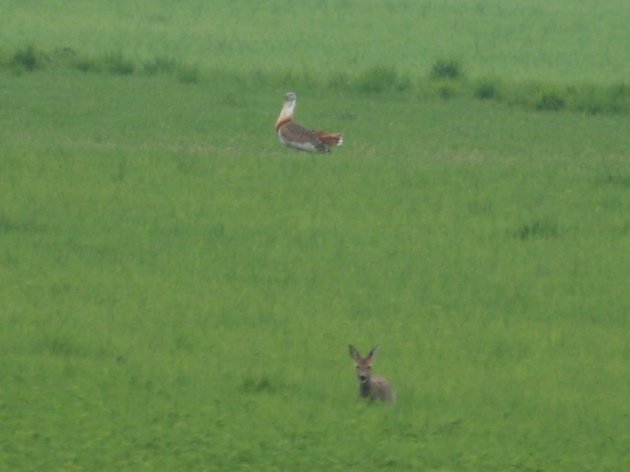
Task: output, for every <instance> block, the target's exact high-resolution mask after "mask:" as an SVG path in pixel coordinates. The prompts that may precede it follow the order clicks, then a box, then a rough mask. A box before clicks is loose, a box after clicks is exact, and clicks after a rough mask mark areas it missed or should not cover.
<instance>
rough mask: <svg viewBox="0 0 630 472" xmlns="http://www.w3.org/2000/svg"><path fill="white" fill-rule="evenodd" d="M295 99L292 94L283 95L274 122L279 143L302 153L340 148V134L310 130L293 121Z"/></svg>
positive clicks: (341, 140)
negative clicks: (278, 114) (281, 105)
mask: <svg viewBox="0 0 630 472" xmlns="http://www.w3.org/2000/svg"><path fill="white" fill-rule="evenodd" d="M296 99H297V97H296V96H295V93H293V92H287V93H285V94H284V106H283V107H282V111H281V112H280V116H278V120H277V121H276V132H277V133H278V138H279V139H280V141H281V142H282V143H283V144H286V145H287V146H291V147H294V148H296V149H300V150H302V151H315V152H330V148H331V147H333V146H340V145H341V144H342V143H343V136H342V135H341V133H326V132H324V131H315V130H310V129H308V128H305V127H304V126H302V125H299V124H297V123H296V122H295V121H293V113H294V112H295V101H296Z"/></svg>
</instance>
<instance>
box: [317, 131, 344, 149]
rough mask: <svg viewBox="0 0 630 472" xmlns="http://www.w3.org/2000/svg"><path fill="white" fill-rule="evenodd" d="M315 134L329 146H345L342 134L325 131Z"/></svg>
mask: <svg viewBox="0 0 630 472" xmlns="http://www.w3.org/2000/svg"><path fill="white" fill-rule="evenodd" d="M315 134H317V136H318V137H319V139H321V140H322V141H323V142H324V143H325V144H326V145H327V146H341V145H342V144H343V135H342V134H341V133H326V132H325V131H315Z"/></svg>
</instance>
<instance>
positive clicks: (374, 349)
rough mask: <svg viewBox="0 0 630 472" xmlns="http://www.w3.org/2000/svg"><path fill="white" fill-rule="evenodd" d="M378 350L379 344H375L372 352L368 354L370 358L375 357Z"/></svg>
mask: <svg viewBox="0 0 630 472" xmlns="http://www.w3.org/2000/svg"><path fill="white" fill-rule="evenodd" d="M377 352H378V346H374V347H373V348H372V350H371V351H370V353H369V354H368V359H374V356H376V353H377Z"/></svg>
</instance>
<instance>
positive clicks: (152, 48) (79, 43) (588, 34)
mask: <svg viewBox="0 0 630 472" xmlns="http://www.w3.org/2000/svg"><path fill="white" fill-rule="evenodd" d="M0 8H1V9H2V11H3V17H4V18H7V19H10V21H8V20H7V21H5V22H4V23H3V28H1V30H0V44H2V48H3V49H5V52H11V51H15V50H17V49H19V48H23V47H24V45H25V44H32V45H33V46H34V47H35V48H39V49H43V48H46V49H55V48H72V49H75V50H80V51H82V52H83V53H85V54H87V55H88V56H90V57H93V56H96V55H101V54H103V52H105V51H123V52H124V53H125V55H126V56H128V58H129V59H131V60H132V61H134V62H135V63H144V62H146V61H150V60H152V59H153V58H155V57H173V58H176V59H177V60H178V61H181V62H182V63H193V64H198V65H199V66H200V67H201V68H202V69H221V70H224V71H231V72H238V73H242V72H244V71H247V70H248V71H250V72H252V73H253V72H255V71H262V72H263V73H265V74H267V73H278V71H285V70H289V69H294V70H295V69H297V70H306V71H308V72H309V73H310V74H311V75H313V74H314V75H321V76H324V78H328V77H332V76H334V75H335V74H338V73H349V72H352V71H356V70H365V69H366V68H368V67H370V66H372V65H384V66H386V67H390V66H395V67H396V70H397V71H398V72H399V73H400V74H402V75H403V76H409V75H410V76H424V75H426V71H428V70H429V69H430V68H431V66H432V65H433V64H434V63H435V62H436V61H438V60H443V59H445V58H452V57H457V58H459V59H461V61H462V62H463V63H464V64H465V67H466V72H467V74H468V75H469V77H480V76H486V75H491V76H497V77H499V78H506V79H510V80H516V81H541V82H544V83H546V82H560V83H566V82H573V81H576V80H579V81H585V82H594V83H597V84H601V83H604V84H610V83H614V82H618V81H620V80H625V79H626V78H627V77H628V76H630V65H628V61H627V60H626V47H627V44H628V43H630V33H629V32H628V28H626V24H627V23H628V21H629V19H630V6H628V3H627V2H626V1H624V0H612V1H608V2H606V4H605V5H602V3H601V2H599V1H596V0H589V1H586V2H581V3H580V5H579V6H576V5H575V2H574V1H573V0H553V1H551V2H549V1H542V0H536V1H529V0H518V1H514V2H509V3H506V2H502V1H500V0H491V1H485V2H483V4H475V3H472V2H460V1H455V0H450V1H440V2H435V1H433V2H431V1H429V2H420V3H418V2H416V1H413V0H400V1H397V2H394V3H392V2H386V1H375V2H371V3H370V5H369V7H366V6H365V5H364V4H363V2H361V1H359V0H351V1H347V2H343V4H342V5H339V4H337V3H336V2H324V3H322V2H320V1H315V0H308V1H306V2H300V3H295V4H291V3H289V4H287V3H286V2H284V1H282V0H271V1H267V2H264V4H262V5H261V4H260V2H257V1H255V0H244V1H240V2H237V3H234V2H230V1H222V0H221V1H213V2H207V1H203V0H193V1H189V2H186V3H185V4H181V5H180V4H178V5H176V6H175V5H173V4H172V3H171V2H165V1H161V2H154V1H148V0H141V1H137V2H134V3H133V4H130V3H129V4H126V3H117V4H116V5H115V6H112V3H111V2H110V1H106V0H98V1H94V2H89V3H84V4H77V3H76V2H71V3H67V2H66V3H64V2H55V3H49V4H46V5H37V6H34V5H32V4H29V3H25V2H19V1H15V0H2V1H0ZM385 60H386V62H385Z"/></svg>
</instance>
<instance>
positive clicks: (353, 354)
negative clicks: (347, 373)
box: [348, 344, 361, 361]
mask: <svg viewBox="0 0 630 472" xmlns="http://www.w3.org/2000/svg"><path fill="white" fill-rule="evenodd" d="M348 351H349V352H350V357H352V358H353V359H354V360H355V361H358V360H359V359H361V354H359V351H357V348H356V347H354V346H353V345H352V344H350V345H348Z"/></svg>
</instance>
